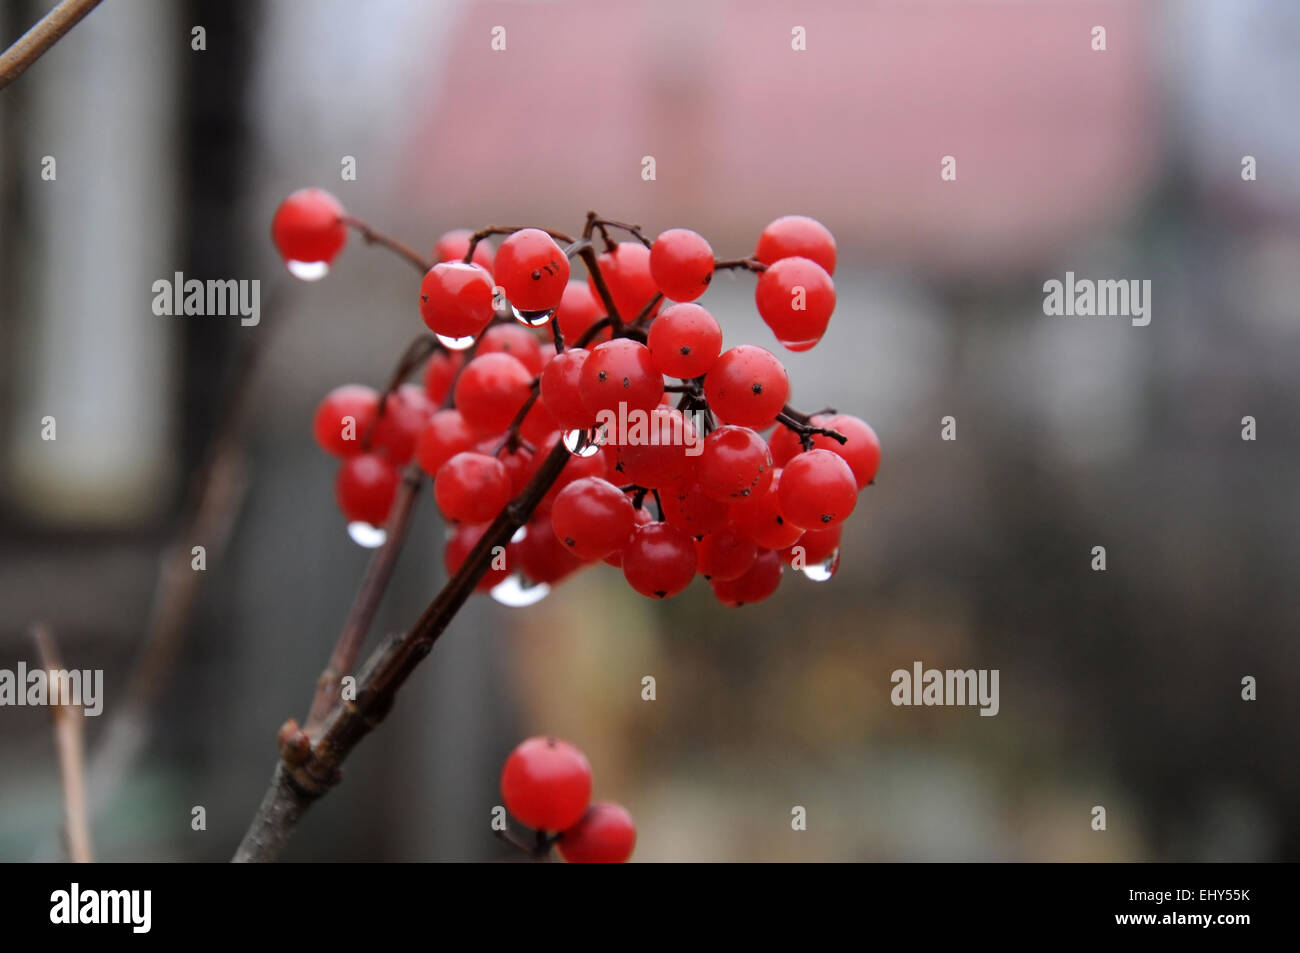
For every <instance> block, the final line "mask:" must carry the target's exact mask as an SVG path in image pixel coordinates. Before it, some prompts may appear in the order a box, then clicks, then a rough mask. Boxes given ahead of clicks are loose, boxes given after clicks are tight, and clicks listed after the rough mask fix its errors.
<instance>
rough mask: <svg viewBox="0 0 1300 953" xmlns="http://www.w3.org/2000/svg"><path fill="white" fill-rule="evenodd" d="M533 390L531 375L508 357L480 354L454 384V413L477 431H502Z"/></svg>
mask: <svg viewBox="0 0 1300 953" xmlns="http://www.w3.org/2000/svg"><path fill="white" fill-rule="evenodd" d="M532 390H533V375H532V374H529V373H528V368H526V367H524V365H523V364H521V363H520V362H519V360H518V359H517V358H514V357H511V356H510V355H509V354H502V353H500V352H498V353H496V354H480V355H478V356H477V357H475V358H474V359H473V360H472V361H470V362H469V363H468V364H466V365H465V369H464V370H462V371H461V372H460V378H459V379H458V380H457V381H456V409H457V410H459V411H460V413H461V416H462V417H464V418H465V421H466V422H467V423H468V424H469V425H470V426H471V427H474V428H476V429H478V430H484V431H489V432H495V431H501V430H505V428H506V427H507V426H508V425H509V424H510V421H511V420H513V419H514V416H515V414H516V413H518V412H519V409H520V408H521V407H523V405H524V402H525V401H527V400H528V397H529V395H531V394H532Z"/></svg>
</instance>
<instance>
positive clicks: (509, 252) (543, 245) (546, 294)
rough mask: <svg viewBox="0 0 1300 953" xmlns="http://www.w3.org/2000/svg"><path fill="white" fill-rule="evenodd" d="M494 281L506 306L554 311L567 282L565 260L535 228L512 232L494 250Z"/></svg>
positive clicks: (552, 243) (525, 309)
mask: <svg viewBox="0 0 1300 953" xmlns="http://www.w3.org/2000/svg"><path fill="white" fill-rule="evenodd" d="M495 269H496V277H497V281H499V282H500V283H501V287H502V288H503V289H505V293H506V297H507V298H509V299H510V303H511V304H512V305H514V306H515V307H516V308H518V309H519V310H520V311H523V312H526V313H541V312H546V311H554V310H555V309H556V308H557V307H559V304H560V299H561V298H562V297H563V296H564V286H565V285H566V284H567V283H568V281H569V259H568V258H567V257H566V256H565V254H564V250H563V249H562V248H560V246H559V245H557V244H555V239H553V238H551V236H550V235H548V234H546V233H545V232H544V231H542V230H541V229H539V228H524V229H520V230H519V231H517V232H515V233H513V234H512V235H510V236H509V237H507V238H506V240H505V241H503V242H502V243H501V247H500V248H498V249H497V257H496V263H495Z"/></svg>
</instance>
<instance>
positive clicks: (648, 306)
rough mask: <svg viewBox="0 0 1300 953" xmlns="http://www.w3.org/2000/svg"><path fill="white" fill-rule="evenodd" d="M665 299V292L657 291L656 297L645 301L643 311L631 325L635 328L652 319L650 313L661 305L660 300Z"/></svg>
mask: <svg viewBox="0 0 1300 953" xmlns="http://www.w3.org/2000/svg"><path fill="white" fill-rule="evenodd" d="M663 300H664V294H663V292H662V291H656V292H655V293H654V297H652V298H651V299H650V300H649V301H647V302H646V303H645V307H644V308H642V309H641V313H640V314H638V315H637V316H636V320H635V321H633V322H632V324H631V326H632V327H634V328H635V327H640V326H641V325H643V324H645V323H646V321H648V320H649V319H650V315H651V314H653V313H654V309H655V308H657V307H659V302H660V301H663Z"/></svg>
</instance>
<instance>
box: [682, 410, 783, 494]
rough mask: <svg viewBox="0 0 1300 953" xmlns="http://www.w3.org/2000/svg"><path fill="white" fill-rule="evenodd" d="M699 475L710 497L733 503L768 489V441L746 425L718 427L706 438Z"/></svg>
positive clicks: (770, 460) (770, 476) (770, 473)
mask: <svg viewBox="0 0 1300 953" xmlns="http://www.w3.org/2000/svg"><path fill="white" fill-rule="evenodd" d="M696 476H697V478H698V480H699V482H700V489H701V490H703V491H704V494H705V495H706V496H708V497H709V498H710V499H714V500H721V501H722V502H725V503H733V502H735V501H736V500H743V499H746V498H747V497H749V496H751V495H757V494H760V493H762V492H763V491H764V490H766V489H767V486H768V484H769V483H771V482H772V455H771V454H770V453H769V452H768V449H767V442H766V441H764V440H763V438H762V437H760V436H759V435H758V434H756V433H755V432H754V431H752V430H750V429H749V428H747V427H733V426H725V427H719V428H718V429H717V430H715V431H713V432H712V433H711V434H709V435H708V436H707V437H705V438H704V451H703V452H702V453H701V454H700V461H699V465H698V466H697V468H696Z"/></svg>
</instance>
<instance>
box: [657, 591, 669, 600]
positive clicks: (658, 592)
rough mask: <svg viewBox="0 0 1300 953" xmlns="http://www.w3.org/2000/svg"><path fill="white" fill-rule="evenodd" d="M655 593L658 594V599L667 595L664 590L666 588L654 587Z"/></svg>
mask: <svg viewBox="0 0 1300 953" xmlns="http://www.w3.org/2000/svg"><path fill="white" fill-rule="evenodd" d="M655 595H656V596H658V597H659V598H660V599H662V598H663V597H664V596H666V595H668V590H666V589H656V590H655Z"/></svg>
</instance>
